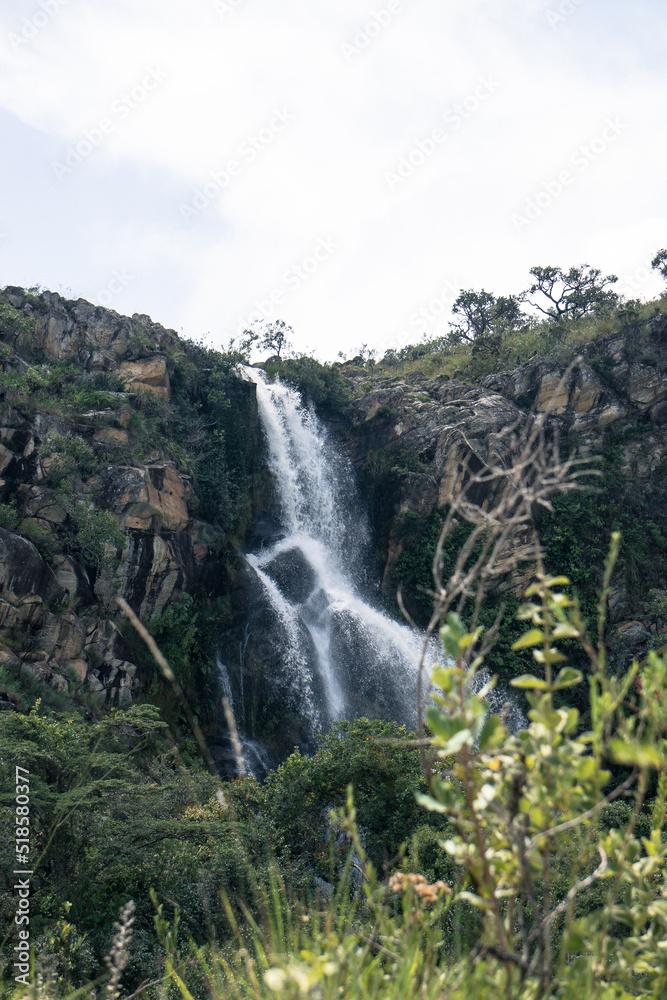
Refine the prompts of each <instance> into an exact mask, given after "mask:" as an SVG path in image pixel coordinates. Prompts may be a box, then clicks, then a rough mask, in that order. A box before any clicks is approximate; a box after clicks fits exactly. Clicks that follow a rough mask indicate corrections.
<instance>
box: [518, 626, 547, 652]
mask: <svg viewBox="0 0 667 1000" xmlns="http://www.w3.org/2000/svg"><path fill="white" fill-rule="evenodd" d="M541 642H544V632H542V630H541V629H539V628H531V630H530V632H526V634H525V635H522V636H521V638H520V639H517V641H516V642H515V643H514V644H513V645H512V649H513V650H514V652H516V651H517V650H518V649H525V648H526V646H537V645H538V644H539V643H541Z"/></svg>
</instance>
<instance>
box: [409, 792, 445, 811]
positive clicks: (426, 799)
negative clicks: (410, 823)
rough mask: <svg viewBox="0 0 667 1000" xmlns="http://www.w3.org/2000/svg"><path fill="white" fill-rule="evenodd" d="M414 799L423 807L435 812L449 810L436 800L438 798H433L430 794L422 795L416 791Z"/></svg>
mask: <svg viewBox="0 0 667 1000" xmlns="http://www.w3.org/2000/svg"><path fill="white" fill-rule="evenodd" d="M415 799H416V800H417V804H418V805H420V806H423V807H424V809H428V810H429V812H436V813H447V812H449V810H448V809H447V808H446V806H443V804H442V803H441V802H438V800H437V799H434V798H433V797H432V796H431V795H422V793H421V792H417V794H416V795H415Z"/></svg>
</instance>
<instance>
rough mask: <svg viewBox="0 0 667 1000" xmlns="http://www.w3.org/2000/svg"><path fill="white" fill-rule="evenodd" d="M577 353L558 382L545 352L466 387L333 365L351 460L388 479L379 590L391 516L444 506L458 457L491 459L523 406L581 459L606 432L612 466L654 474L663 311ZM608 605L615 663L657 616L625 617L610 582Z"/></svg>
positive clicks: (388, 569) (389, 585)
mask: <svg viewBox="0 0 667 1000" xmlns="http://www.w3.org/2000/svg"><path fill="white" fill-rule="evenodd" d="M580 350H581V360H580V362H579V363H578V364H577V365H575V366H574V367H573V368H572V370H571V371H570V373H569V375H568V377H567V379H566V380H565V382H564V384H563V374H564V372H565V370H566V368H567V363H566V362H563V363H562V364H559V363H558V362H557V361H554V360H551V359H548V360H546V359H536V360H534V361H531V362H530V363H527V364H524V365H522V366H521V367H518V368H517V369H516V370H514V371H507V372H503V373H500V374H493V375H488V376H486V377H482V378H480V379H479V380H478V381H477V382H476V384H467V383H464V382H462V381H454V380H449V379H447V378H445V377H444V376H437V377H436V378H435V379H429V378H427V377H426V376H425V375H423V374H422V373H420V372H419V371H414V372H412V373H411V374H410V375H409V376H407V377H406V378H398V377H396V376H392V375H391V369H385V370H382V369H381V368H380V370H378V368H376V369H375V370H374V372H373V374H372V384H371V387H370V388H369V386H368V380H369V375H368V373H367V372H362V371H361V370H359V369H357V370H356V371H355V369H350V368H349V367H348V369H347V373H346V369H345V368H343V372H344V373H346V374H347V377H348V378H349V379H350V381H351V382H352V384H353V386H354V387H355V390H356V393H357V399H356V402H355V403H354V404H353V406H352V429H351V432H350V436H349V446H350V448H351V451H352V455H353V458H354V461H355V462H356V464H357V465H358V466H359V468H360V469H361V470H362V471H363V470H364V469H365V468H367V467H368V464H369V462H370V461H372V460H374V459H375V460H377V456H378V455H382V456H383V458H384V460H385V462H387V463H388V464H393V466H394V467H393V470H392V473H393V474H394V475H395V477H396V482H397V488H396V490H395V492H394V497H393V500H394V502H393V504H392V505H391V507H390V508H389V509H387V510H385V513H384V515H383V518H384V524H380V525H378V526H377V527H378V529H379V533H380V535H381V536H382V537H383V547H382V553H381V555H382V559H383V563H384V565H383V576H382V581H383V582H382V587H383V590H384V591H385V593H388V594H393V593H395V590H396V582H395V577H394V572H395V568H396V563H397V560H398V559H399V558H400V556H401V553H402V552H403V549H404V542H403V541H402V540H401V538H400V537H399V536H398V535H397V532H396V524H397V523H398V522H399V521H400V515H404V514H409V513H411V514H414V515H417V516H418V517H419V518H423V519H426V518H429V517H430V516H432V515H433V514H434V513H435V512H436V511H437V510H438V509H439V508H442V507H444V506H445V505H446V504H447V503H449V502H450V501H451V499H452V497H453V495H455V494H456V493H457V491H458V490H459V489H460V486H461V482H462V478H463V468H464V464H467V465H468V466H469V467H470V468H472V469H477V468H480V467H482V466H484V465H485V464H487V463H489V462H490V461H492V460H493V459H494V458H495V457H496V456H497V455H498V454H499V452H500V453H502V435H501V437H500V440H499V438H498V434H499V432H502V431H503V429H506V428H510V427H512V426H516V425H518V424H521V423H525V422H526V421H527V420H530V419H532V418H531V416H530V414H531V413H540V412H544V411H545V410H546V409H547V408H548V409H549V411H550V413H549V416H548V424H549V429H550V433H554V432H556V431H557V432H558V434H559V435H560V438H561V440H562V441H563V442H564V444H565V445H566V446H567V447H576V449H577V450H578V451H579V453H580V454H581V455H583V456H591V455H597V454H600V453H601V452H602V450H603V448H604V447H605V442H606V441H608V440H609V439H610V435H614V440H615V442H617V443H616V444H615V447H616V448H617V449H618V454H619V474H620V475H623V476H626V477H630V478H631V479H632V480H633V481H634V484H635V485H634V486H633V488H634V489H636V490H637V491H642V490H645V489H647V488H648V485H649V484H651V483H652V482H654V481H655V479H656V477H657V476H659V475H660V474H661V472H662V471H663V470H664V468H665V460H666V458H667V315H665V314H662V313H661V314H658V315H656V316H655V317H654V318H652V319H651V320H649V321H648V322H647V323H646V324H645V325H644V326H643V327H642V328H641V329H639V330H635V331H633V333H631V334H627V335H618V334H614V335H608V336H606V337H604V336H603V337H601V338H599V339H598V340H596V341H595V342H593V343H591V344H588V345H584V346H583V347H582V348H581V349H580ZM565 353H566V352H563V354H565ZM571 357H572V354H570V357H569V358H568V359H567V360H568V361H569V360H571ZM638 430H639V431H640V432H641V433H639V432H638ZM406 456H407V459H408V460H407V461H406ZM492 499H493V498H492V497H491V496H488V497H486V498H484V497H481V496H480V497H477V498H476V501H477V502H484V501H485V500H486V502H491V501H492ZM397 515H398V516H397ZM515 582H517V581H515ZM522 582H523V581H522V580H518V587H517V590H518V591H520V589H521V584H522ZM611 605H612V606H611V618H612V621H613V622H615V632H614V635H613V637H612V644H613V645H614V647H615V649H616V653H617V655H618V658H619V660H620V661H621V662H625V661H626V660H627V659H628V657H629V656H631V654H632V653H634V652H636V651H637V650H639V649H641V648H646V644H647V642H648V641H649V640H650V639H651V634H652V633H653V634H654V633H655V632H656V630H657V631H660V630H661V629H662V630H663V631H664V630H665V626H667V621H662V619H660V616H658V618H657V624H656V616H655V615H653V616H651V615H648V614H647V615H643V616H642V615H640V616H639V619H638V618H636V617H633V615H632V611H633V609H632V602H631V601H628V599H627V595H625V594H624V593H623V592H622V590H621V591H618V592H616V593H615V594H614V595H613V596H612V602H611ZM629 614H630V617H628V615H629ZM665 639H666V641H667V632H665Z"/></svg>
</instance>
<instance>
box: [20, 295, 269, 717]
mask: <svg viewBox="0 0 667 1000" xmlns="http://www.w3.org/2000/svg"><path fill="white" fill-rule="evenodd" d="M3 306H4V307H5V313H4V316H5V317H6V316H7V315H8V312H7V307H9V311H10V312H11V316H12V317H13V320H12V322H7V321H6V320H5V321H4V322H3V313H2V312H1V311H0V339H1V340H2V341H3V343H4V348H3V351H4V354H3V359H2V363H3V366H4V367H5V370H6V371H7V372H8V373H10V374H11V373H14V376H13V377H17V378H20V377H21V376H22V375H23V374H24V373H26V372H29V370H30V369H29V366H28V363H27V362H26V361H25V359H24V355H25V357H27V358H30V359H32V364H33V365H34V364H35V363H39V362H43V363H45V364H46V365H47V367H48V365H51V364H53V363H55V362H68V363H71V364H74V365H76V367H77V368H78V369H80V371H81V373H82V376H85V377H86V378H87V379H88V382H87V383H85V384H86V385H90V386H92V387H93V388H94V387H95V386H99V387H101V389H103V390H105V392H104V394H103V399H104V402H103V404H102V406H101V407H100V406H99V405H98V406H97V407H95V408H93V409H89V410H85V411H84V412H81V407H78V408H77V407H76V406H68V405H63V406H56V405H54V404H53V403H51V402H49V401H48V397H47V401H46V404H45V405H44V404H42V403H41V402H40V398H41V397H39V396H37V397H36V400H31V399H29V398H28V396H27V394H24V395H23V396H22V395H21V394H20V393H19V394H18V395H17V394H16V393H14V394H13V395H12V394H11V392H10V391H8V390H5V389H3V386H5V385H6V386H8V387H9V388H10V389H11V385H12V382H11V378H9V379H6V380H5V382H3V383H0V514H1V515H2V517H3V520H2V522H1V523H3V524H6V525H7V528H9V529H11V530H7V528H0V638H6V640H7V643H8V645H2V646H0V663H1V664H4V665H5V666H7V667H12V668H13V669H14V670H17V671H21V672H22V673H23V675H24V676H26V677H28V678H33V679H35V680H37V681H40V682H42V683H46V684H48V685H49V686H50V687H52V688H53V689H55V690H56V691H59V692H62V693H70V694H75V693H76V692H80V693H81V694H82V695H84V696H85V697H86V698H88V699H90V700H92V701H93V702H94V703H98V704H106V705H119V706H123V705H127V704H129V703H130V702H131V701H132V699H133V698H134V697H135V696H136V695H137V694H138V693H139V692H140V691H141V690H142V685H143V680H142V677H141V675H140V671H139V669H138V667H137V664H136V663H135V662H133V654H132V651H131V649H130V647H129V646H128V643H127V642H126V641H125V639H124V638H123V636H122V635H121V633H120V631H119V629H118V624H117V623H118V622H119V612H118V606H117V603H116V599H117V597H119V596H120V597H123V598H125V599H126V600H127V601H128V602H129V604H130V605H131V606H132V607H133V608H134V609H135V611H136V612H137V613H138V614H139V615H140V617H141V618H142V619H143V620H144V621H146V622H148V623H150V622H152V621H154V620H155V619H156V618H158V617H159V616H160V615H161V614H162V613H163V612H164V610H165V608H166V607H167V606H168V605H169V604H170V603H171V602H172V601H173V600H174V599H176V598H177V597H178V596H179V595H180V594H182V593H184V592H187V593H188V594H191V595H194V596H196V595H198V594H199V595H202V594H204V595H206V597H207V598H210V597H215V596H217V595H219V594H221V593H222V592H223V591H224V588H225V586H226V574H225V573H224V572H223V571H222V570H221V566H220V558H219V555H218V554H216V553H217V549H216V551H215V552H214V551H212V549H211V547H210V539H214V540H215V544H216V545H217V546H218V547H219V546H220V531H219V529H216V528H215V527H213V526H212V525H210V524H207V523H206V522H204V521H202V520H200V519H198V518H196V517H194V516H193V515H192V514H191V512H190V509H189V505H191V503H192V501H193V498H194V494H193V490H192V486H191V481H190V477H189V475H187V474H186V473H185V472H184V471H183V470H182V469H179V468H177V466H176V463H175V462H174V461H172V460H167V459H166V458H165V457H164V455H163V454H162V451H161V448H160V442H159V440H157V441H156V442H155V445H154V448H153V451H152V452H151V453H150V454H149V455H148V460H146V458H143V460H142V458H141V457H139V456H138V455H137V435H138V434H139V433H140V432H141V427H142V422H144V421H145V417H144V416H143V414H144V412H145V411H146V409H148V410H149V411H150V408H151V407H155V406H156V405H158V404H156V403H155V400H156V399H157V400H158V401H160V403H159V405H164V404H165V403H166V402H167V401H168V400H169V399H170V397H171V394H172V377H173V373H174V370H175V367H176V366H177V365H178V364H179V362H180V361H181V360H182V359H183V357H184V356H185V355H186V350H187V349H186V345H184V343H183V341H181V339H180V338H179V337H178V336H177V334H175V333H174V332H173V331H170V330H165V329H164V328H163V327H161V326H159V325H158V324H155V323H153V322H152V321H151V320H150V318H149V317H148V316H140V315H135V316H133V317H131V318H128V317H124V316H119V315H117V314H116V313H114V312H113V311H111V310H108V309H102V308H98V307H96V306H93V305H91V304H90V303H88V302H85V301H83V300H78V301H77V302H70V301H67V300H65V299H63V298H62V297H61V296H59V295H55V294H53V293H51V292H43V293H41V294H40V295H33V294H30V293H27V292H24V291H23V290H22V289H18V288H7V289H5V290H4V292H2V293H0V307H3ZM12 310H13V311H12ZM1 346H2V345H0V347H1ZM35 385H37V387H38V388H39V382H37V383H35ZM119 385H120V386H122V388H118V386H119ZM75 388H76V386H75ZM107 390H108V391H107ZM248 393H249V394H251V395H252V398H253V400H254V386H250V385H249V386H248ZM246 395H247V394H246ZM3 396H4V399H3ZM98 396H99V393H98ZM151 397H152V399H151ZM86 398H87V397H86ZM91 398H93V399H97V397H96V396H95V395H93V396H92V397H91ZM244 398H246V397H244ZM137 428H138V430H137ZM91 471H92V472H93V474H92V475H91ZM101 518H107V520H103V519H101ZM0 700H1V699H0Z"/></svg>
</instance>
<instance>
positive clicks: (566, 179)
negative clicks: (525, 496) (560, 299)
mask: <svg viewBox="0 0 667 1000" xmlns="http://www.w3.org/2000/svg"><path fill="white" fill-rule="evenodd" d="M665 51H667V16H666V14H665V8H664V4H663V3H661V2H660V0H633V2H632V3H628V0H375V2H373V0H281V2H280V3H276V0H115V2H111V0H87V2H81V0H11V2H10V0H0V56H1V60H2V69H1V71H0V127H1V129H2V143H1V145H0V164H1V166H2V187H1V189H0V284H2V285H5V284H19V285H23V286H32V285H37V284H39V285H41V286H43V287H46V288H50V289H53V290H54V291H59V292H61V293H62V294H64V295H67V296H68V297H79V296H81V297H83V298H87V299H89V300H91V301H93V302H98V303H100V304H103V305H109V306H110V307H111V308H113V309H116V310H117V311H118V312H120V313H128V314H132V313H134V312H139V313H148V314H149V315H151V316H152V317H153V319H155V320H157V321H159V322H161V323H163V324H164V325H165V326H168V327H172V328H174V329H176V330H178V331H180V332H182V333H183V334H184V335H186V336H188V337H193V338H199V337H201V336H205V337H207V339H208V341H209V343H211V344H213V345H214V346H222V345H225V344H226V343H227V341H228V340H229V338H230V337H233V336H237V335H238V333H239V332H240V331H242V330H243V329H244V328H245V327H247V326H249V325H250V324H251V323H253V321H256V320H258V319H259V318H261V317H262V316H264V317H266V318H268V319H274V318H278V317H280V318H283V319H285V320H286V321H287V322H288V323H289V324H291V325H292V327H293V328H294V331H295V335H294V341H295V344H296V346H297V347H298V348H299V349H301V350H314V351H315V353H316V354H317V356H318V357H320V358H321V359H327V360H333V359H335V357H336V356H337V353H338V351H343V352H344V353H346V354H348V355H349V354H351V353H355V352H356V350H357V349H358V348H359V347H360V345H361V344H362V343H365V344H367V345H369V347H372V348H375V349H376V350H378V351H379V352H380V353H382V352H383V351H384V350H385V349H386V348H388V347H400V346H402V345H403V344H405V343H406V342H413V343H414V342H417V341H419V340H420V339H421V338H422V336H423V335H427V336H429V337H431V336H435V335H437V334H438V333H441V332H443V331H444V330H445V329H446V326H447V318H448V315H449V311H450V306H451V302H452V299H453V298H454V297H455V295H456V293H457V291H458V289H459V288H477V289H479V288H482V287H484V288H485V289H487V290H488V291H492V292H495V293H496V294H508V293H510V292H518V291H520V290H521V289H523V288H525V287H526V285H527V283H528V269H529V268H530V267H531V266H532V265H535V264H557V265H562V266H566V265H567V266H570V265H573V264H580V263H590V264H592V265H593V266H596V267H599V268H601V269H603V270H604V271H605V273H607V272H614V273H616V274H618V276H619V279H620V281H619V286H618V287H619V288H620V290H621V291H622V292H623V293H624V294H625V295H627V296H629V297H640V298H647V297H652V296H653V295H655V294H656V293H657V292H658V291H659V290H660V287H661V285H660V282H659V281H658V280H657V279H656V278H655V276H652V275H651V274H650V269H648V268H647V264H648V262H649V261H650V258H651V256H652V255H653V254H654V253H655V251H656V250H658V249H660V248H661V247H664V246H666V245H667V207H666V204H665V161H666V159H667V142H666V131H665V124H666V123H665V118H666V116H667V59H665Z"/></svg>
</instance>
